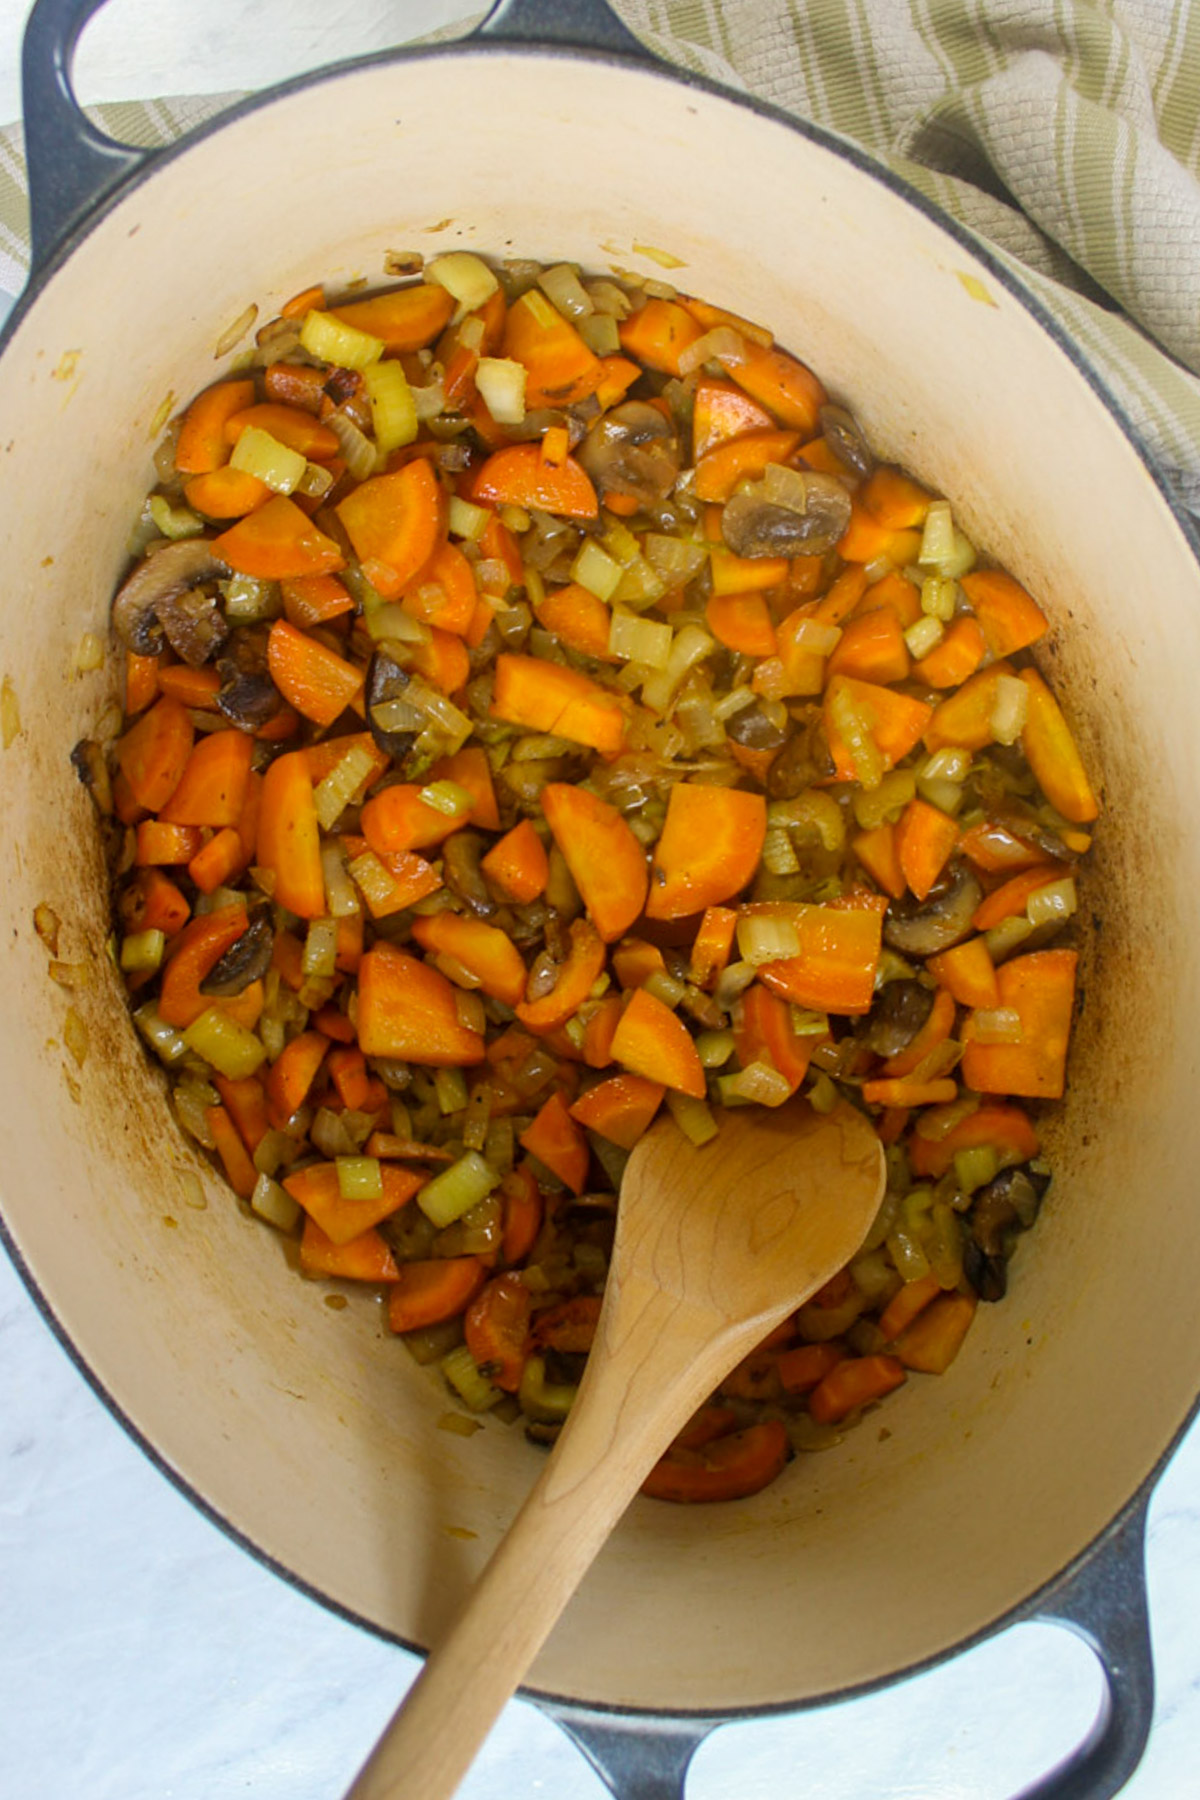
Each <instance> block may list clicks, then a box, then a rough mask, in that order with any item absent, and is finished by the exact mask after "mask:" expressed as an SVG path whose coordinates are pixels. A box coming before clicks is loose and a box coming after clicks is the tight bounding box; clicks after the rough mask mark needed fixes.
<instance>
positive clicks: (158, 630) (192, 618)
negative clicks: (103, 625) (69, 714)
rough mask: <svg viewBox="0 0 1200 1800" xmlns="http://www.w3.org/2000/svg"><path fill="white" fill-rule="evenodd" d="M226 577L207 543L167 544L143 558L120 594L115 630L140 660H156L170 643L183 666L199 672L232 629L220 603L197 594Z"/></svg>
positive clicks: (225, 570) (185, 540) (183, 540)
mask: <svg viewBox="0 0 1200 1800" xmlns="http://www.w3.org/2000/svg"><path fill="white" fill-rule="evenodd" d="M228 574H229V568H228V565H227V564H225V563H223V562H222V561H221V560H220V558H219V557H216V556H214V555H213V553H212V548H211V546H210V544H209V542H208V540H207V538H180V539H179V540H178V542H177V543H174V544H164V545H163V547H162V549H161V550H155V551H154V552H152V553H151V554H150V555H148V556H145V557H143V558H142V560H141V562H139V563H138V565H137V567H136V568H135V569H134V570H133V572H132V574H130V575H129V576H127V577H126V579H125V581H124V582H123V583H122V585H121V587H120V588H119V589H118V590H117V595H116V598H115V599H114V601H113V606H112V623H113V630H114V631H115V632H116V634H117V636H118V637H119V638H120V640H121V642H122V644H124V646H125V648H126V649H127V650H132V651H133V652H134V653H135V655H137V656H157V655H158V654H159V652H160V651H161V650H162V648H163V644H164V642H169V643H170V644H171V648H172V649H173V650H174V651H175V652H176V654H177V655H178V656H180V657H182V659H183V661H184V662H187V663H190V664H191V666H192V667H193V668H198V667H199V666H200V664H202V663H205V662H207V661H208V660H209V658H210V657H211V656H212V655H213V653H214V652H215V651H216V650H218V649H219V648H220V646H221V644H222V643H223V642H224V640H225V637H226V636H227V635H228V628H227V626H226V625H225V621H224V618H223V617H222V615H221V613H220V610H219V608H218V606H217V603H216V601H215V600H213V599H212V598H211V597H210V596H207V595H204V594H197V593H196V592H195V590H196V589H197V588H199V587H200V586H201V585H202V584H203V583H204V582H206V581H217V580H220V579H221V578H222V577H223V576H226V575H228ZM189 603H191V604H189ZM214 615H215V617H214ZM218 621H219V624H218V623H217V622H218ZM177 639H178V642H177V641H176V640H177Z"/></svg>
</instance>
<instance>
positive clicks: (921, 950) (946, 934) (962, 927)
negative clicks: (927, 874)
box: [883, 863, 983, 956]
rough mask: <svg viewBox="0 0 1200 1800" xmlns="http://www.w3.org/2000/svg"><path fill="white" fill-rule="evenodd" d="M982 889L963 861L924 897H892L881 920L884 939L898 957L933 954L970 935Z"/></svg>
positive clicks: (952, 867)
mask: <svg viewBox="0 0 1200 1800" xmlns="http://www.w3.org/2000/svg"><path fill="white" fill-rule="evenodd" d="M982 899H983V889H982V888H981V887H980V885H979V883H978V881H977V880H976V879H975V877H974V875H972V873H971V871H970V870H969V869H968V868H967V867H966V865H965V864H964V863H955V864H953V865H952V866H951V869H950V872H949V873H948V874H947V875H946V876H944V877H943V879H942V880H941V881H939V882H938V884H937V886H936V887H935V888H932V889H931V890H930V892H929V895H928V897H927V898H926V899H924V900H917V899H915V898H914V897H913V896H912V895H911V894H906V895H905V896H904V898H903V899H902V900H893V901H892V903H891V905H890V906H889V907H888V909H887V913H886V915H885V917H884V921H883V936H884V941H885V942H886V943H888V944H890V945H891V947H892V949H893V950H898V951H899V952H900V954H901V956H936V954H937V953H938V951H939V950H949V948H950V946H951V945H952V944H960V943H961V942H962V940H963V939H964V938H965V937H970V935H971V931H972V929H973V928H972V924H971V920H972V917H973V915H974V912H975V909H976V907H977V906H978V905H979V903H980V901H981V900H982Z"/></svg>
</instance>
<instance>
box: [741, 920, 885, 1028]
mask: <svg viewBox="0 0 1200 1800" xmlns="http://www.w3.org/2000/svg"><path fill="white" fill-rule="evenodd" d="M742 911H743V912H747V913H758V912H761V913H766V914H768V915H769V914H774V915H775V916H776V917H778V918H784V919H788V920H790V921H791V923H792V924H793V925H794V926H795V928H796V932H797V934H798V936H799V938H800V954H799V955H798V956H789V957H783V958H781V960H780V961H779V962H770V963H764V964H763V966H762V967H761V968H760V969H759V972H758V978H759V980H760V981H762V982H765V983H766V985H767V987H769V988H770V989H771V990H772V992H773V993H776V994H778V995H780V997H781V998H782V999H784V1000H792V1001H794V1002H795V1004H796V1005H797V1006H806V1007H811V1008H812V1009H813V1010H814V1011H816V1012H837V1013H864V1012H868V1011H869V1010H870V1007H871V1001H872V999H873V997H874V992H875V971H876V968H877V967H878V964H879V952H880V947H881V945H882V942H883V919H882V914H881V913H880V912H879V911H878V910H877V909H876V908H873V907H859V906H853V907H835V906H810V905H807V904H805V903H803V902H790V901H757V902H755V903H754V904H753V905H750V906H746V907H743V908H742Z"/></svg>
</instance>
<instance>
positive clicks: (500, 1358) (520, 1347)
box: [463, 1274, 533, 1394]
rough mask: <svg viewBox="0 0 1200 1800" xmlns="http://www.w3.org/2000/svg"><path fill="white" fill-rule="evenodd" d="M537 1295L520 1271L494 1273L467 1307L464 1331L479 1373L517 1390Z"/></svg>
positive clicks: (500, 1384)
mask: <svg viewBox="0 0 1200 1800" xmlns="http://www.w3.org/2000/svg"><path fill="white" fill-rule="evenodd" d="M532 1305H533V1296H532V1294H531V1293H530V1291H529V1289H528V1288H527V1287H526V1285H525V1283H524V1282H523V1281H522V1280H521V1277H520V1276H519V1275H512V1274H505V1275H494V1276H493V1277H492V1279H491V1281H489V1282H488V1284H487V1286H486V1287H485V1288H484V1289H483V1290H482V1292H481V1293H479V1294H478V1295H476V1297H475V1299H474V1300H472V1302H471V1304H470V1306H469V1307H468V1308H467V1311H466V1315H465V1317H464V1319H463V1335H464V1337H465V1338H466V1342H467V1349H468V1350H469V1351H470V1352H471V1355H472V1356H473V1357H474V1359H475V1362H476V1365H477V1366H478V1369H479V1373H480V1374H481V1375H482V1376H484V1378H485V1379H486V1380H488V1381H491V1382H494V1383H495V1385H496V1386H497V1387H498V1388H503V1389H504V1391H505V1392H506V1393H509V1394H515V1393H516V1391H517V1389H518V1388H519V1387H520V1385H521V1375H522V1372H523V1371H524V1368H525V1363H526V1359H527V1357H528V1354H529V1352H528V1342H529V1317H530V1312H531V1310H532Z"/></svg>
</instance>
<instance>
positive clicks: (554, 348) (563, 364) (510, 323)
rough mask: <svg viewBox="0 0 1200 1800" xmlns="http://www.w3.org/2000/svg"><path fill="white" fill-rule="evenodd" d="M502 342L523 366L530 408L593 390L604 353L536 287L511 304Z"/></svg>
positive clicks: (564, 402) (565, 403) (561, 402)
mask: <svg viewBox="0 0 1200 1800" xmlns="http://www.w3.org/2000/svg"><path fill="white" fill-rule="evenodd" d="M503 343H504V354H505V356H508V357H511V358H512V359H513V361H514V362H519V363H521V364H522V366H523V367H524V369H525V373H526V381H525V404H526V406H527V407H536V406H569V405H572V404H573V403H574V402H576V401H578V400H585V399H586V398H587V396H588V395H589V394H591V393H594V391H595V389H596V386H597V384H598V382H599V381H600V377H601V373H602V371H601V367H600V358H599V357H598V356H596V355H595V353H594V352H593V351H591V350H589V349H588V347H587V345H586V344H585V343H584V341H583V339H582V338H581V337H580V335H579V333H578V332H577V331H576V329H575V327H574V326H573V325H572V324H571V322H570V321H569V320H568V319H565V318H564V317H563V315H562V314H561V313H560V312H559V311H558V310H557V308H556V307H553V306H551V304H550V302H549V301H548V300H547V299H546V296H545V295H544V294H543V293H541V292H540V291H539V290H538V289H537V288H531V289H530V290H529V292H528V293H525V294H522V295H521V296H520V298H519V299H517V300H514V301H513V303H512V305H511V306H510V307H509V309H508V315H507V317H506V318H505V321H504V340H503ZM531 448H533V449H534V450H535V451H536V450H537V446H536V445H533V446H531ZM516 504H517V505H520V504H522V502H520V501H518V502H516ZM550 510H553V509H550Z"/></svg>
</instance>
